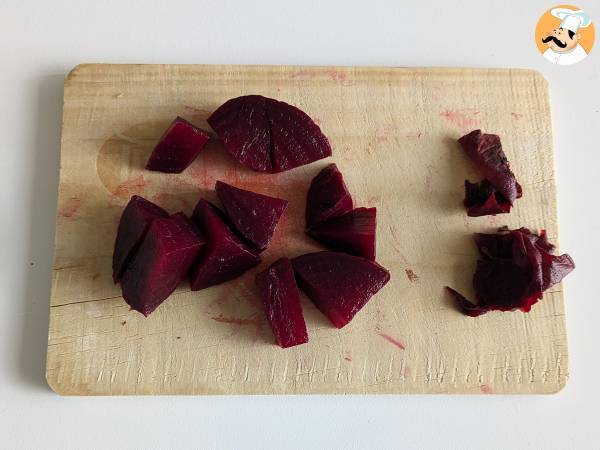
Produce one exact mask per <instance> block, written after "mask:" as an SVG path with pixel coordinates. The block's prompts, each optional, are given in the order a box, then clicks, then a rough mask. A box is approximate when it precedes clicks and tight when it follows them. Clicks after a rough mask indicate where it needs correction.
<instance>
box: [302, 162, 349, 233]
mask: <svg viewBox="0 0 600 450" xmlns="http://www.w3.org/2000/svg"><path fill="white" fill-rule="evenodd" d="M351 209H352V196H351V195H350V192H348V188H347V187H346V183H344V177H343V176H342V173H341V172H340V171H339V170H338V168H337V166H336V165H335V164H330V165H328V166H327V167H325V168H324V169H323V170H321V171H320V172H319V173H318V174H317V176H316V177H314V178H313V180H312V182H311V183H310V188H309V189H308V194H307V196H306V228H307V229H310V228H312V227H314V226H315V225H317V224H319V223H321V222H323V221H324V220H327V219H329V218H331V217H336V216H341V215H342V214H344V213H346V212H348V211H350V210H351Z"/></svg>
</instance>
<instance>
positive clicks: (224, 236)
mask: <svg viewBox="0 0 600 450" xmlns="http://www.w3.org/2000/svg"><path fill="white" fill-rule="evenodd" d="M192 220H193V221H194V222H195V223H196V225H198V227H199V228H200V230H201V231H202V233H203V234H204V236H206V240H207V244H206V245H205V246H204V248H203V249H202V252H200V255H199V256H198V259H197V261H196V262H195V263H194V266H193V268H192V275H191V285H192V290H193V291H198V290H200V289H204V288H207V287H209V286H213V285H216V284H220V283H223V282H225V281H229V280H232V279H234V278H237V277H238V276H240V275H241V274H243V273H244V272H246V271H247V270H248V269H250V268H252V267H254V266H256V265H257V264H259V263H260V256H258V254H256V253H255V252H254V251H253V250H252V249H250V247H248V246H247V245H246V244H244V243H243V242H242V241H241V240H240V238H238V237H237V236H236V235H235V232H234V231H233V230H232V229H231V228H230V227H229V225H227V224H226V223H225V215H224V214H223V212H221V211H220V210H219V209H218V208H217V207H216V206H215V205H213V204H212V203H210V202H208V201H206V200H204V199H200V201H199V202H198V204H197V205H196V209H195V210H194V214H193V215H192Z"/></svg>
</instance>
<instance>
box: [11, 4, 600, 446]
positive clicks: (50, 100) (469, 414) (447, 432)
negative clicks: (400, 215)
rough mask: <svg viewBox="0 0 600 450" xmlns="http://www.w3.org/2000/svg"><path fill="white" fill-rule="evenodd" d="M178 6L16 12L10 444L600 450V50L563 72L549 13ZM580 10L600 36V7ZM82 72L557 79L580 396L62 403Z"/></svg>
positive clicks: (565, 243)
mask: <svg viewBox="0 0 600 450" xmlns="http://www.w3.org/2000/svg"><path fill="white" fill-rule="evenodd" d="M167 3H172V4H174V3H177V2H174V1H171V2H166V1H165V2H159V1H156V0H145V1H129V2H124V1H123V2H122V1H101V0H98V1H95V2H82V1H72V2H68V1H63V0H54V1H47V2H45V1H37V2H34V1H17V0H15V1H0V39H1V44H0V55H1V56H2V58H1V69H0V80H1V83H0V126H1V129H2V132H1V134H0V204H1V205H3V207H2V209H1V210H0V220H1V221H0V224H1V225H0V227H1V230H2V233H0V248H1V255H2V256H1V257H0V264H1V267H0V296H1V297H0V442H3V444H0V445H1V446H2V447H3V448H42V447H43V448H48V449H49V448H62V449H67V448H145V449H150V448H268V447H272V448H278V449H287V448H303V449H307V448H328V449H329V448H344V449H354V448H362V449H364V448H378V449H379V448H447V449H454V448H455V449H467V448H473V449H481V448H490V449H491V448H498V449H508V448H531V449H540V448H543V449H561V450H564V449H570V448H599V446H600V440H599V437H600V436H599V432H598V428H599V422H598V420H599V419H600V413H599V412H598V409H597V403H598V400H600V382H599V381H598V376H599V372H600V362H599V361H600V359H599V358H598V356H599V352H598V346H599V345H600V301H599V300H600V299H599V298H598V297H599V296H598V289H597V287H596V286H595V285H594V282H597V280H598V279H599V278H600V275H599V274H598V272H597V269H598V268H599V267H600V265H599V264H598V262H597V259H596V258H597V255H598V254H600V246H599V239H598V236H597V233H598V232H599V231H600V225H599V224H600V207H599V205H598V200H599V199H598V194H599V193H600V190H599V189H598V184H597V183H598V181H599V179H600V174H599V173H598V172H599V171H598V166H597V165H596V164H599V163H600V37H599V38H598V39H597V48H596V49H595V50H594V51H593V52H592V53H591V54H590V56H589V57H588V58H587V60H585V61H584V62H582V63H580V64H578V65H575V66H571V67H559V66H553V65H551V64H550V63H548V62H546V61H545V60H543V59H542V57H541V56H540V55H539V54H538V53H537V50H536V48H535V45H534V41H533V31H534V28H535V24H536V22H537V19H538V17H539V16H540V15H541V14H542V12H543V11H544V10H546V9H547V8H549V7H551V6H553V3H551V2H547V1H537V0H536V1H531V0H528V1H527V2H524V1H521V0H505V1H502V2H496V1H494V2H492V1H489V2H485V1H482V0H471V1H462V2H456V3H457V4H456V5H454V6H446V5H447V4H448V3H450V2H446V1H444V2H442V1H433V0H422V1H418V2H402V1H399V0H389V1H383V0H381V1H380V0H370V1H361V2H359V1H353V2H350V1H346V2H344V1H339V2H333V1H332V2H326V1H325V0H321V1H313V0H301V1H295V2H284V1H276V0H272V1H263V2H258V1H257V2H251V1H242V0H239V1H230V2H226V1H225V0H220V1H202V0H194V1H188V2H179V3H178V6H170V7H169V6H166V4H167ZM255 3H256V4H255ZM259 3H260V6H259V5H258V4H259ZM286 3H287V4H286ZM406 3H410V5H404V6H401V4H406ZM484 3H489V5H485V6H484ZM413 4H414V5H413ZM525 5H526V6H525ZM578 6H580V7H582V8H584V9H586V10H587V11H588V12H589V13H590V14H591V15H592V18H593V19H595V20H596V25H598V24H600V2H597V1H596V0H586V1H581V3H580V4H579V5H578ZM81 62H116V63H220V64H229V63H232V64H311V65H375V66H379V65H389V66H474V67H525V68H535V69H537V70H539V71H541V72H542V73H543V74H544V75H545V77H546V78H547V79H548V80H549V82H550V89H551V100H552V113H553V120H554V138H555V149H556V161H557V166H556V167H557V177H558V194H559V209H560V226H561V236H560V238H561V248H562V250H564V251H568V252H569V253H570V254H571V255H572V256H573V257H574V259H575V261H576V263H577V269H576V270H575V272H573V273H572V274H571V275H570V276H569V277H568V278H567V280H566V283H565V289H566V301H567V321H568V330H569V350H570V355H571V356H570V364H571V379H570V381H569V382H568V384H567V387H566V388H565V389H564V390H563V391H562V392H560V393H559V394H557V395H552V396H536V397H519V396H498V397H496V396H454V397H451V396H380V397H374V396H348V397H341V396H338V397H335V396H314V397H292V396H290V397H277V396H271V397H268V396H264V397H120V398H119V397H113V398H85V397H84V398H68V397H59V396H58V395H56V394H54V393H53V392H52V391H51V390H50V389H49V388H48V387H47V385H46V383H45V379H44V368H45V355H46V342H47V331H48V301H49V291H50V271H51V265H52V248H53V236H54V220H55V208H56V191H57V182H58V153H59V140H60V126H61V98H62V79H63V76H64V74H65V73H66V72H68V71H69V69H70V68H71V67H73V66H75V65H76V64H78V63H81ZM516 314H518V313H516Z"/></svg>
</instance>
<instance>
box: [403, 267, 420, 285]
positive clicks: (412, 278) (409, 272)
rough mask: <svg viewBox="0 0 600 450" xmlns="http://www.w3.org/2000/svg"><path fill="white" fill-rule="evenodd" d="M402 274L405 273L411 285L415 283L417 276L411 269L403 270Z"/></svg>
mask: <svg viewBox="0 0 600 450" xmlns="http://www.w3.org/2000/svg"><path fill="white" fill-rule="evenodd" d="M404 272H406V276H407V277H408V281H410V282H411V283H414V282H415V281H417V280H418V279H419V276H418V275H417V274H416V273H415V272H413V270H412V269H404Z"/></svg>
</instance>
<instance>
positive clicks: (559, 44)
mask: <svg viewBox="0 0 600 450" xmlns="http://www.w3.org/2000/svg"><path fill="white" fill-rule="evenodd" d="M550 41H553V42H554V43H555V44H556V45H557V46H558V47H560V48H565V47H566V46H567V43H566V42H561V41H559V40H558V38H557V37H555V36H546V37H545V38H542V42H543V43H544V44H546V43H548V42H550Z"/></svg>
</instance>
